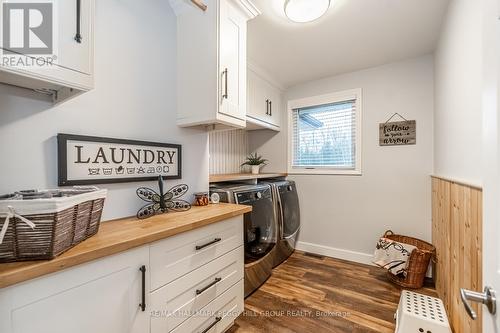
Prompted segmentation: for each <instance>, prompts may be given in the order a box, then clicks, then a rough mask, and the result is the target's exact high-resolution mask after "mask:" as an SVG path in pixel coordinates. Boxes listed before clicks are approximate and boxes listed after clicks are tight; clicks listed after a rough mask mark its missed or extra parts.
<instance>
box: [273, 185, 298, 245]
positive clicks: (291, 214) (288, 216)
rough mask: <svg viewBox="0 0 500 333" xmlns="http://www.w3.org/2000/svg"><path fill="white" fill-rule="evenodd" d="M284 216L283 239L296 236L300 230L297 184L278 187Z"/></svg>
mask: <svg viewBox="0 0 500 333" xmlns="http://www.w3.org/2000/svg"><path fill="white" fill-rule="evenodd" d="M278 193H279V196H280V200H281V209H282V214H283V237H284V238H289V237H292V236H294V235H295V234H296V233H297V231H298V230H299V228H300V208H299V198H298V196H297V187H296V186H295V182H288V183H287V184H283V185H280V186H279V187H278Z"/></svg>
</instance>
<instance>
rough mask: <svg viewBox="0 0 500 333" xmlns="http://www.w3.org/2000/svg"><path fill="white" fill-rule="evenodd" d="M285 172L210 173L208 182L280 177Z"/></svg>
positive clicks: (284, 175) (284, 174)
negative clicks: (255, 173)
mask: <svg viewBox="0 0 500 333" xmlns="http://www.w3.org/2000/svg"><path fill="white" fill-rule="evenodd" d="M287 175H288V174H287V173H259V174H257V175H254V174H251V173H228V174H219V175H210V179H209V181H210V183H221V182H233V181H241V180H252V179H266V178H280V177H286V176H287Z"/></svg>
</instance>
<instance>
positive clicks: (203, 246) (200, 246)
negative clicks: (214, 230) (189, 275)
mask: <svg viewBox="0 0 500 333" xmlns="http://www.w3.org/2000/svg"><path fill="white" fill-rule="evenodd" d="M221 240H222V238H216V239H214V240H213V241H211V242H208V243H206V244H203V245H196V251H199V250H201V249H204V248H206V247H207V246H210V245H212V244H215V243H218V242H220V241H221Z"/></svg>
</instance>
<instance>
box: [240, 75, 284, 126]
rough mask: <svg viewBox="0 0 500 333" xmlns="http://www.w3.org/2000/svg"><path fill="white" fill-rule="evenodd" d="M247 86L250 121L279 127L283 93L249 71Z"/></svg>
mask: <svg viewBox="0 0 500 333" xmlns="http://www.w3.org/2000/svg"><path fill="white" fill-rule="evenodd" d="M247 84H248V95H249V106H248V110H247V111H248V113H247V116H248V118H249V120H250V121H252V120H256V121H257V122H259V123H260V122H262V123H265V124H268V125H272V126H274V127H279V126H280V120H281V106H282V102H281V91H280V90H279V89H277V88H275V87H274V86H273V85H271V84H270V83H269V82H268V81H266V80H265V79H263V78H262V77H260V76H259V75H258V74H256V73H255V72H253V71H251V70H249V71H248V83H247Z"/></svg>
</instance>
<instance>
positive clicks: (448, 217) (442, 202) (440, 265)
mask: <svg viewBox="0 0 500 333" xmlns="http://www.w3.org/2000/svg"><path fill="white" fill-rule="evenodd" d="M432 242H433V244H434V245H435V246H436V255H437V261H436V263H435V267H434V272H435V274H434V276H435V281H436V290H437V292H438V294H439V296H440V297H441V299H442V300H443V302H444V305H445V307H446V311H447V312H448V317H449V320H450V325H451V326H452V328H453V330H454V332H455V333H479V332H482V306H478V304H477V303H473V304H472V307H473V308H474V310H475V311H476V312H477V314H478V318H477V320H472V319H471V318H470V317H469V316H468V315H467V313H466V312H465V308H464V306H463V304H462V301H461V298H460V288H466V289H470V290H475V291H481V290H482V289H483V288H482V191H481V190H480V189H478V188H477V187H475V186H469V185H465V184H463V183H458V182H455V181H452V180H447V179H443V178H438V177H432Z"/></svg>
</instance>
